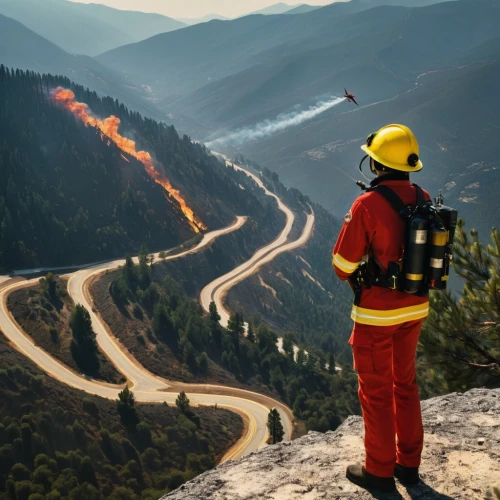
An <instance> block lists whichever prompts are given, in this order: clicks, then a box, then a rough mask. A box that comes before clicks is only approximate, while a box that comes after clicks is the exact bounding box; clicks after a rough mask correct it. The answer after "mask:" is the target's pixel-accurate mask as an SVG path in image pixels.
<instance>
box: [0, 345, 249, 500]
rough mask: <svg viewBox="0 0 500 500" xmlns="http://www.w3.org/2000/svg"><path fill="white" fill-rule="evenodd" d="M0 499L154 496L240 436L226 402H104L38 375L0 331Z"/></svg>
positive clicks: (209, 462)
mask: <svg viewBox="0 0 500 500" xmlns="http://www.w3.org/2000/svg"><path fill="white" fill-rule="evenodd" d="M0 356H1V359H2V368H1V370H0V380H1V383H0V498H1V499H2V500H28V498H29V499H31V500H41V499H44V498H46V499H50V500H58V499H63V498H71V499H75V500H76V499H80V500H139V499H143V500H156V499H158V498H159V497H160V496H161V495H162V494H164V493H168V492H169V491H171V490H173V489H175V488H177V487H179V486H180V485H181V484H183V483H184V482H185V481H187V480H189V479H192V478H193V477H194V476H196V475H198V474H200V473H201V472H203V471H205V470H207V469H210V468H212V467H213V466H214V465H215V463H216V461H217V460H218V459H219V458H220V457H221V456H222V455H223V453H224V452H225V451H226V450H227V449H228V448H229V447H230V446H231V445H232V444H233V443H234V442H235V441H236V440H237V439H238V438H239V437H240V436H241V434H242V431H243V422H242V420H241V418H240V417H239V416H237V415H236V414H234V413H231V412H229V411H226V410H222V409H218V410H217V411H216V412H215V411H214V410H213V409H212V408H197V409H196V413H195V412H194V411H193V410H192V409H191V408H189V407H186V406H185V405H181V408H182V409H178V408H172V407H168V406H166V405H165V404H162V405H145V404H135V402H134V397H133V394H132V393H131V392H129V391H128V390H125V391H123V392H122V393H121V395H120V400H119V401H108V400H105V399H102V398H98V397H96V396H91V395H88V394H85V393H83V392H80V391H77V390H75V389H71V388H68V387H66V386H65V385H62V384H61V383H60V382H57V381H55V380H54V379H52V378H51V377H48V376H46V375H45V374H43V373H42V372H41V371H40V370H39V369H38V368H37V367H35V365H33V364H32V363H31V362H30V361H28V360H27V359H26V358H25V357H24V356H22V355H21V354H20V353H18V352H17V351H15V350H13V349H12V348H11V347H10V346H8V345H7V344H6V343H5V341H4V339H3V336H0Z"/></svg>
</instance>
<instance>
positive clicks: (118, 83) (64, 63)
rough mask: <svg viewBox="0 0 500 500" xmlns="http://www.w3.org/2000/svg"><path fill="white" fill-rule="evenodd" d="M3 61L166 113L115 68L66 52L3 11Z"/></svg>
mask: <svg viewBox="0 0 500 500" xmlns="http://www.w3.org/2000/svg"><path fill="white" fill-rule="evenodd" d="M0 64H3V65H5V66H7V67H10V68H21V69H29V70H31V71H36V72H39V73H51V74H61V75H64V76H66V77H69V78H71V79H72V80H73V81H75V82H77V83H79V84H81V85H84V86H88V87H90V88H91V89H93V90H94V91H96V92H98V93H99V94H101V95H113V96H114V97H115V98H117V99H120V100H121V101H123V102H124V103H125V104H126V105H127V106H129V107H131V108H134V109H136V110H137V111H140V112H142V113H146V114H148V115H149V116H152V117H155V118H161V119H164V118H165V115H164V114H163V113H162V112H161V111H159V110H158V109H157V108H155V107H154V106H153V105H151V104H150V103H149V102H148V101H147V100H146V99H145V98H146V97H147V93H146V92H145V91H144V90H143V89H142V88H140V87H138V86H135V85H133V84H132V83H131V82H130V81H126V80H125V79H124V78H123V76H122V75H120V74H119V73H118V72H116V71H114V70H113V69H110V68H106V67H105V66H103V65H102V64H100V63H99V62H97V61H96V60H95V59H93V58H92V57H89V56H76V55H72V54H69V53H68V52H65V51H64V50H63V49H61V48H60V47H58V46H57V45H55V44H54V43H52V42H50V41H48V40H46V39H45V38H43V37H42V36H40V35H38V34H37V33H35V32H33V31H31V30H30V29H28V28H27V27H26V26H24V25H23V24H21V23H20V22H18V21H16V20H14V19H11V18H8V17H5V16H3V15H1V14H0Z"/></svg>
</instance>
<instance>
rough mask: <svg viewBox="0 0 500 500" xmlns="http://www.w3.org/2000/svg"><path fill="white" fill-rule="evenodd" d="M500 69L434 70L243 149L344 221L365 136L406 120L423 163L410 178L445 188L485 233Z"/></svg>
mask: <svg viewBox="0 0 500 500" xmlns="http://www.w3.org/2000/svg"><path fill="white" fill-rule="evenodd" d="M499 71H500V62H498V61H497V62H491V63H487V64H473V65H471V66H468V67H464V68H459V69H456V70H452V71H443V72H435V73H431V74H429V75H425V76H422V77H421V78H419V79H418V83H419V85H418V86H416V87H414V89H412V90H411V91H410V92H407V93H403V94H401V95H399V96H397V97H395V98H393V99H388V100H384V101H382V102H380V103H376V104H373V105H371V106H366V107H362V108H360V109H354V110H350V111H346V112H343V113H340V114H336V113H334V112H328V111H327V112H326V113H324V114H323V115H321V116H320V117H319V118H317V119H316V120H314V121H311V122H309V123H307V124H306V125H304V126H302V127H297V128H294V129H290V130H288V131H285V132H283V133H281V134H279V135H276V136H274V137H270V138H267V139H263V140H260V141H258V142H254V143H250V144H246V145H244V146H241V147H240V148H241V149H242V150H243V151H244V152H245V153H246V154H247V155H248V156H250V157H252V158H254V159H255V160H256V161H260V162H262V163H264V162H265V163H264V164H265V165H266V166H267V167H269V168H271V170H275V171H276V172H278V173H279V175H280V177H281V179H282V180H283V182H284V183H285V184H287V185H292V186H300V188H301V190H302V191H303V192H304V193H305V194H307V195H309V196H311V198H312V199H313V200H315V201H318V202H319V203H321V204H322V205H323V206H325V208H327V209H328V210H330V211H332V212H333V213H334V214H336V215H337V216H341V215H342V214H343V213H345V212H346V211H347V210H348V208H349V206H350V204H351V203H352V200H353V199H354V197H356V196H358V195H359V193H360V191H359V188H358V187H357V186H356V185H355V184H354V182H353V179H359V178H361V174H359V172H358V171H357V165H358V163H359V161H360V159H361V158H362V152H361V151H360V149H359V147H360V146H361V145H362V144H363V143H364V141H365V137H366V136H367V135H368V134H369V133H370V132H372V131H376V130H378V129H379V128H380V127H381V126H382V125H385V124H387V123H394V122H396V123H397V122H400V123H404V124H406V125H408V126H409V127H411V128H412V130H413V131H414V133H415V134H416V136H417V138H418V140H419V142H420V146H421V155H420V156H421V157H422V160H423V162H424V169H423V170H422V172H420V173H418V174H415V175H414V176H413V180H414V181H416V182H418V183H420V184H421V185H423V186H425V187H426V188H427V189H429V190H430V191H431V192H432V193H433V195H436V194H437V191H438V190H439V189H444V194H445V198H446V200H447V202H448V203H452V204H454V205H455V206H456V207H457V208H458V209H459V211H460V215H461V216H462V217H463V218H465V220H466V221H467V223H468V226H469V227H471V226H474V227H477V228H478V229H480V232H481V233H482V234H483V235H484V236H486V235H488V234H489V231H490V229H491V227H492V226H494V225H495V224H496V223H497V221H498V216H499V212H498V210H499V209H498V203H497V202H496V195H495V192H496V190H497V189H498V175H497V172H498V167H499V165H498V157H497V154H496V150H495V144H496V137H497V136H498V116H499V115H500V99H499V97H498V96H499V92H500V83H499V81H498V78H497V75H498V74H499ZM479 88H480V89H481V92H477V89H479ZM284 148H286V153H285V154H284V153H283V151H284V150H285V149H284ZM312 171H314V172H315V175H314V176H311V175H310V173H311V172H312ZM485 207H488V208H487V210H485Z"/></svg>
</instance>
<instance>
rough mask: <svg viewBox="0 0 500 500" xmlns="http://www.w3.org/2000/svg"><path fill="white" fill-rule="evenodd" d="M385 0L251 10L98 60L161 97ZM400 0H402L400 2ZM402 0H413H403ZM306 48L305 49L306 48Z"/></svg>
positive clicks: (322, 31)
mask: <svg viewBox="0 0 500 500" xmlns="http://www.w3.org/2000/svg"><path fill="white" fill-rule="evenodd" d="M385 3H386V0H369V1H365V0H352V1H350V2H339V3H334V4H332V5H328V6H326V7H323V8H321V9H317V10H314V11H312V12H307V13H304V14H301V15H295V16H290V15H286V14H285V15H276V16H246V17H243V18H239V19H235V20H233V21H224V22H222V21H212V22H210V23H205V24H199V25H196V26H190V27H189V28H187V29H183V30H180V31H175V32H172V33H165V34H162V35H158V36H155V37H152V38H150V39H148V40H145V41H143V42H140V43H137V44H132V45H127V46H124V47H120V48H118V49H115V50H112V51H109V52H106V53H104V54H102V55H101V56H99V57H98V60H99V61H100V62H101V63H103V64H105V65H108V66H110V67H112V68H114V69H116V70H119V71H121V72H123V73H124V74H126V75H128V76H130V77H132V78H134V79H136V80H138V81H141V83H145V84H147V85H150V86H151V87H152V89H153V92H154V93H155V96H156V97H157V98H164V97H167V96H170V100H172V99H173V98H175V96H177V95H179V94H181V95H183V94H186V93H188V92H190V91H193V90H196V89H198V88H200V87H202V86H204V85H207V84H209V83H210V82H213V81H217V80H220V79H221V78H224V77H226V76H229V75H232V74H236V73H238V72H240V71H244V70H246V69H248V68H250V67H252V66H254V65H256V64H259V63H261V62H262V59H263V58H264V59H265V60H266V61H267V60H268V59H267V55H266V53H267V51H269V50H271V49H274V50H277V51H280V50H282V48H283V46H286V44H288V43H290V42H295V43H299V44H300V43H303V42H304V41H306V40H308V39H309V38H310V37H313V38H315V37H317V36H320V37H321V36H328V35H329V34H330V35H331V34H333V35H334V36H335V31H334V30H332V26H333V25H335V24H336V23H337V22H339V21H340V20H341V19H342V18H343V17H345V16H347V15H349V14H352V13H355V12H360V11H363V10H366V9H368V8H370V7H373V6H377V5H384V4H385ZM395 3H397V2H395ZM401 3H406V4H408V3H412V2H408V1H405V0H401ZM301 52H302V50H301Z"/></svg>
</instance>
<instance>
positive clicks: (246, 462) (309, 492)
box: [164, 389, 500, 500]
mask: <svg viewBox="0 0 500 500" xmlns="http://www.w3.org/2000/svg"><path fill="white" fill-rule="evenodd" d="M422 411H423V415H424V425H425V448H424V454H423V458H422V466H421V476H422V479H423V482H422V483H421V484H420V485H419V486H416V487H413V488H404V487H403V486H402V485H401V484H399V483H398V493H396V494H390V495H387V494H386V495H382V494H372V493H369V492H367V491H365V490H363V489H361V488H358V487H357V486H355V485H353V484H351V483H350V482H349V481H347V480H346V479H345V468H346V466H347V465H349V464H351V463H362V462H363V457H364V450H363V441H362V434H363V425H362V420H361V419H360V418H359V417H350V418H348V419H347V420H346V421H345V422H344V424H343V425H342V426H341V427H339V428H338V429H337V430H336V431H335V432H328V433H326V434H321V433H317V432H310V433H309V434H308V435H307V436H304V437H303V438H300V439H298V440H296V441H294V442H292V443H281V444H278V445H275V446H268V447H266V448H264V449H262V450H260V451H257V452H254V453H252V454H251V455H248V456H247V457H245V458H243V459H242V460H240V461H238V462H228V463H226V464H223V465H221V466H219V467H217V468H216V469H213V470H211V471H208V472H206V473H205V474H202V475H201V476H198V477H197V478H195V479H194V480H193V481H191V482H189V483H186V484H185V485H183V486H182V487H181V488H179V489H178V490H176V491H174V492H172V493H170V494H169V495H167V496H166V497H164V499H168V500H181V499H182V500H201V499H211V500H299V499H300V500H316V499H324V500H334V499H353V500H354V499H356V500H358V499H369V498H390V499H393V498H394V499H401V498H404V499H421V500H424V499H425V500H427V499H429V500H432V499H439V500H456V499H468V500H470V499H492V498H493V494H492V486H494V485H496V484H499V483H500V390H486V389H475V390H472V391H469V392H467V393H465V394H457V393H454V394H449V395H446V396H442V397H439V398H434V399H430V400H428V401H424V402H423V403H422Z"/></svg>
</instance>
